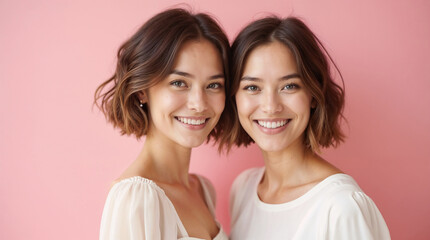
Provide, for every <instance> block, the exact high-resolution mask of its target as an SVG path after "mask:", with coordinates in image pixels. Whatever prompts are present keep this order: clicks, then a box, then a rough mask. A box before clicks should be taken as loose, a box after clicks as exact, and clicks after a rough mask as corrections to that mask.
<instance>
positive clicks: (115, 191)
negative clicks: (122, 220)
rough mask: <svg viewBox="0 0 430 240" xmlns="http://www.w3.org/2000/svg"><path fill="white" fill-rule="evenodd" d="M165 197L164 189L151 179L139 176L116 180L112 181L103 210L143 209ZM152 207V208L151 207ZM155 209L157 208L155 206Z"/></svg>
mask: <svg viewBox="0 0 430 240" xmlns="http://www.w3.org/2000/svg"><path fill="white" fill-rule="evenodd" d="M164 198H166V196H165V194H164V191H163V190H162V189H161V188H159V187H158V186H157V185H156V184H155V183H154V182H153V181H152V180H149V179H146V178H142V177H139V176H135V177H130V178H125V179H122V180H117V181H115V182H113V183H112V187H111V189H110V191H109V194H108V196H107V199H106V203H105V208H104V211H108V212H109V211H117V210H119V209H120V210H121V211H122V213H124V212H125V211H133V212H131V213H132V214H135V213H138V212H136V211H135V210H141V211H143V208H148V207H147V206H149V205H157V206H159V204H157V202H160V201H163V199H164ZM153 209H154V208H153ZM155 209H157V208H155Z"/></svg>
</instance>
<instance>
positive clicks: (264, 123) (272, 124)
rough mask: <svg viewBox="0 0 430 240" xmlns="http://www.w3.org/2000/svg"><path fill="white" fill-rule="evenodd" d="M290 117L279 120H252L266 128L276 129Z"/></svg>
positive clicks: (283, 124)
mask: <svg viewBox="0 0 430 240" xmlns="http://www.w3.org/2000/svg"><path fill="white" fill-rule="evenodd" d="M289 121H290V119H285V120H279V121H264V120H254V122H256V123H257V124H258V125H260V126H261V127H264V128H268V129H276V128H280V127H283V126H285V125H286V124H287V123H288V122H289Z"/></svg>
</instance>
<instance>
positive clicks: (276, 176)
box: [261, 142, 317, 189]
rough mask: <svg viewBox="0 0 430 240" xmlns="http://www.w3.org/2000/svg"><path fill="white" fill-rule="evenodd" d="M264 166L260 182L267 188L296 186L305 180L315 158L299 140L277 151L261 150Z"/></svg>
mask: <svg viewBox="0 0 430 240" xmlns="http://www.w3.org/2000/svg"><path fill="white" fill-rule="evenodd" d="M263 157H264V162H265V166H266V170H265V175H264V178H263V179H262V182H261V184H262V185H264V186H265V187H267V188H268V189H278V188H282V187H289V186H297V185H300V184H301V183H303V182H307V181H308V178H309V176H310V175H311V174H310V171H311V170H310V169H311V168H310V165H311V163H312V162H313V161H314V160H315V159H316V158H317V156H316V155H314V154H313V153H312V152H311V151H310V150H308V149H307V148H306V147H305V146H304V145H303V144H302V143H301V142H300V143H299V144H295V145H292V146H289V147H288V148H286V149H283V150H281V151H277V152H266V151H263Z"/></svg>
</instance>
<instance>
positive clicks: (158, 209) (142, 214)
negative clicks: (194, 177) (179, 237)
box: [100, 176, 173, 239]
mask: <svg viewBox="0 0 430 240" xmlns="http://www.w3.org/2000/svg"><path fill="white" fill-rule="evenodd" d="M167 200H168V199H167V197H166V195H165V194H164V191H163V190H162V189H161V188H159V187H158V186H157V185H156V184H155V183H154V182H153V181H151V180H149V179H146V178H142V177H137V176H136V177H131V178H126V179H122V180H119V181H117V182H115V183H114V184H113V186H112V187H111V189H110V191H109V194H108V197H107V199H106V203H105V206H104V209H103V215H102V220H101V226H100V239H160V236H161V235H162V234H166V233H163V232H162V231H160V228H159V227H155V226H157V225H159V224H161V223H167V225H170V224H173V222H172V221H171V220H170V219H173V218H171V217H170V216H173V213H172V211H171V209H170V208H169V204H168V201H167ZM147 229H151V230H150V231H148V230H147ZM172 234H173V233H172Z"/></svg>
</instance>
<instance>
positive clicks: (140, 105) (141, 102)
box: [139, 100, 143, 108]
mask: <svg viewBox="0 0 430 240" xmlns="http://www.w3.org/2000/svg"><path fill="white" fill-rule="evenodd" d="M139 107H141V108H143V101H142V100H140V104H139Z"/></svg>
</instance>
